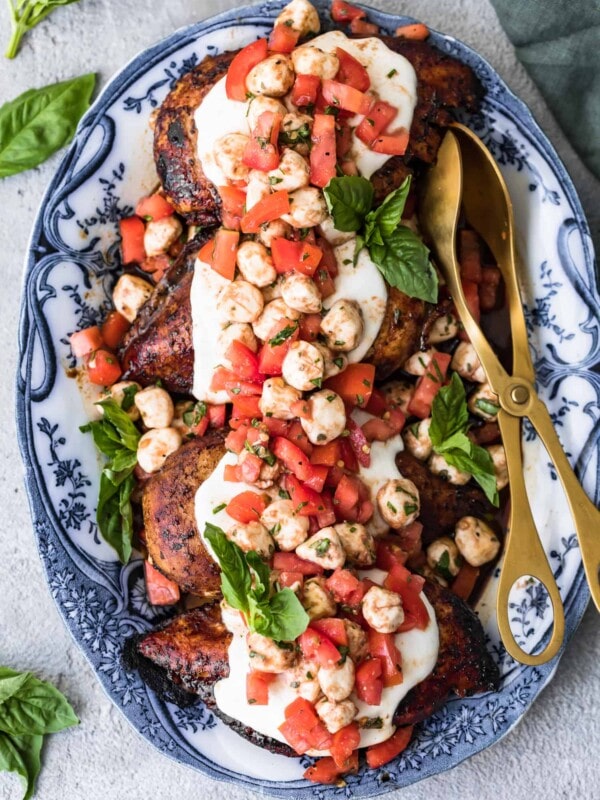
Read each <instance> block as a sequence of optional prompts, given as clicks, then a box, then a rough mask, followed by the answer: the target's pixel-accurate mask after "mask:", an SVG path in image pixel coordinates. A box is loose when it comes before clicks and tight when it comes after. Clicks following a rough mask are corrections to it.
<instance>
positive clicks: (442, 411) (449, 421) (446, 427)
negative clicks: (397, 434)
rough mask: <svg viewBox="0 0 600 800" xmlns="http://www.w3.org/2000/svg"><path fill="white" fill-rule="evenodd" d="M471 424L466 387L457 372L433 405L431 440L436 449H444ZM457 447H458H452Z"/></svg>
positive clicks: (435, 398) (434, 400)
mask: <svg viewBox="0 0 600 800" xmlns="http://www.w3.org/2000/svg"><path fill="white" fill-rule="evenodd" d="M468 422H469V411H468V409H467V395H466V392H465V387H464V384H463V382H462V381H461V379H460V377H459V376H458V374H457V373H456V372H453V373H452V379H451V381H450V383H449V384H448V385H447V386H442V388H441V389H440V390H439V391H438V393H437V394H436V396H435V397H434V398H433V403H432V404H431V425H430V427H429V438H430V439H431V443H432V444H433V446H434V447H436V448H437V447H442V446H443V444H444V442H446V441H447V440H448V439H450V438H451V437H452V436H453V435H454V434H455V433H458V432H463V433H464V432H465V431H466V429H467V425H468ZM452 446H456V445H452Z"/></svg>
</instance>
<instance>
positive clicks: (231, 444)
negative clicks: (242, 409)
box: [225, 420, 250, 455]
mask: <svg viewBox="0 0 600 800" xmlns="http://www.w3.org/2000/svg"><path fill="white" fill-rule="evenodd" d="M249 428H250V423H249V422H248V420H245V421H244V422H242V423H241V424H240V425H239V426H238V427H237V428H236V429H235V430H231V431H229V433H228V434H227V436H226V437H225V449H226V450H229V451H230V452H231V453H235V454H236V455H239V454H240V453H241V452H242V450H243V449H244V447H245V444H246V437H247V435H248V429H249Z"/></svg>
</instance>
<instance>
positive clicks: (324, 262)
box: [316, 236, 338, 278]
mask: <svg viewBox="0 0 600 800" xmlns="http://www.w3.org/2000/svg"><path fill="white" fill-rule="evenodd" d="M316 243H317V245H318V246H319V247H320V249H321V251H322V253H323V255H322V257H321V263H320V265H319V266H321V267H325V268H326V269H327V272H328V273H329V274H330V275H331V277H332V278H337V274H338V264H337V260H336V257H335V251H334V249H333V246H332V245H331V244H330V243H329V242H328V241H327V239H325V238H324V237H323V236H318V237H317V241H316Z"/></svg>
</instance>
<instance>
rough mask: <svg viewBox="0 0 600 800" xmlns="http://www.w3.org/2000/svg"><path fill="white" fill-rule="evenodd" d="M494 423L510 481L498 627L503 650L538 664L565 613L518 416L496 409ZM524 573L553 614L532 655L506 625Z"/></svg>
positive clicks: (560, 631) (558, 639)
mask: <svg viewBox="0 0 600 800" xmlns="http://www.w3.org/2000/svg"><path fill="white" fill-rule="evenodd" d="M498 425H499V426H500V433H501V434H502V442H503V444H504V451H505V453H506V466H507V469H508V479H509V485H510V519H509V523H508V535H507V540H506V543H505V545H504V563H503V565H502V568H501V570H500V579H499V581H498V596H497V603H496V614H497V619H498V629H499V631H500V636H501V637H502V642H503V644H504V646H505V647H506V650H507V652H508V653H509V654H510V655H511V656H512V657H513V658H514V659H516V660H517V661H520V662H521V663H522V664H529V665H530V666H539V665H540V664H545V663H546V662H547V661H550V659H551V658H554V656H555V655H556V654H557V652H558V651H559V649H560V647H561V644H562V641H563V637H564V631H565V616H564V611H563V605H562V601H561V598H560V593H559V591H558V586H557V585H556V580H555V579H554V575H553V574H552V569H551V568H550V564H549V563H548V559H547V556H546V553H545V551H544V548H543V546H542V543H541V541H540V537H539V536H538V532H537V528H536V524H535V521H534V519H533V515H532V513H531V507H530V505H529V499H528V497H527V490H526V487H525V479H524V477H523V458H522V453H521V420H520V419H519V418H518V417H513V416H512V415H511V414H508V413H507V412H506V411H503V410H502V409H500V411H499V412H498ZM524 575H526V576H529V575H530V576H531V577H533V578H536V579H537V580H538V581H540V582H541V583H543V584H544V586H545V587H546V590H547V592H548V595H549V597H550V601H551V602H552V611H553V616H554V621H553V626H552V635H551V637H550V640H549V642H548V643H547V645H546V647H545V648H544V650H543V651H542V652H541V653H535V655H534V654H531V653H526V652H525V651H524V650H523V649H522V647H521V646H520V645H519V643H518V642H517V640H516V639H515V636H514V634H513V632H512V630H511V626H510V608H509V598H510V592H511V589H512V587H513V585H514V583H515V581H517V580H518V579H519V578H521V577H523V576H524Z"/></svg>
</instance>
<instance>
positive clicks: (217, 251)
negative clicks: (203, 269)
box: [210, 228, 240, 281]
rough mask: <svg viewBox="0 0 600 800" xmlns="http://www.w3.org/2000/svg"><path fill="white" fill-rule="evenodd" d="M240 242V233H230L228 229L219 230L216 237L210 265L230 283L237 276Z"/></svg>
mask: <svg viewBox="0 0 600 800" xmlns="http://www.w3.org/2000/svg"><path fill="white" fill-rule="evenodd" d="M239 240H240V234H239V231H229V230H227V229H226V228H219V230H218V231H217V234H216V236H215V246H214V250H213V254H212V261H211V263H210V265H211V267H212V268H213V269H214V271H215V272H218V273H219V275H222V276H223V277H224V278H227V280H228V281H232V280H233V276H234V275H235V264H236V257H237V248H238V242H239Z"/></svg>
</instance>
